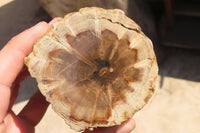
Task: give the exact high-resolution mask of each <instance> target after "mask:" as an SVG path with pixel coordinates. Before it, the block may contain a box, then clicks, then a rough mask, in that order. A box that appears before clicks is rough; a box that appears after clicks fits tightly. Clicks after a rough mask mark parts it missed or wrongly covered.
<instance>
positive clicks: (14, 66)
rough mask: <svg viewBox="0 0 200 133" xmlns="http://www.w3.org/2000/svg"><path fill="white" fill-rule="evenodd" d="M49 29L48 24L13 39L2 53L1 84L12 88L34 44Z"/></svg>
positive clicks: (0, 57)
mask: <svg viewBox="0 0 200 133" xmlns="http://www.w3.org/2000/svg"><path fill="white" fill-rule="evenodd" d="M48 28H49V25H48V24H47V23H46V22H40V23H38V24H37V25H36V26H34V27H32V28H30V29H28V30H26V31H24V32H22V33H20V34H19V35H17V36H15V37H13V38H12V39H11V40H10V41H9V42H8V44H7V45H6V46H5V47H4V48H3V49H2V50H1V52H0V64H1V65H0V84H3V85H4V86H8V87H10V86H11V85H12V82H13V81H14V80H15V78H16V77H17V75H18V73H19V72H20V71H21V69H22V67H23V65H24V57H26V56H27V55H28V54H29V53H30V52H31V51H32V49H33V45H34V43H35V42H36V41H37V40H38V38H39V37H41V36H42V35H43V34H44V33H45V32H46V31H47V29H48Z"/></svg>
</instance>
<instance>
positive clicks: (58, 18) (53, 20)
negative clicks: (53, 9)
mask: <svg viewBox="0 0 200 133" xmlns="http://www.w3.org/2000/svg"><path fill="white" fill-rule="evenodd" d="M61 19H62V18H61V17H56V18H54V19H52V20H51V21H50V22H49V25H52V24H53V23H54V22H56V21H58V20H61Z"/></svg>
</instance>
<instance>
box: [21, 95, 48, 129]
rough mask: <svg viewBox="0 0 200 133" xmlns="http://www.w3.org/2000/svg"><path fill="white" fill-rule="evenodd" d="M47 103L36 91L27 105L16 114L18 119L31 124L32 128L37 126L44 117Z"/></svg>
mask: <svg viewBox="0 0 200 133" xmlns="http://www.w3.org/2000/svg"><path fill="white" fill-rule="evenodd" d="M48 105H49V103H48V102H47V101H46V99H45V97H44V96H43V95H42V94H41V93H40V92H39V91H37V92H36V93H35V94H34V96H33V97H32V98H31V99H30V100H29V102H28V103H27V105H26V106H25V107H24V108H23V109H22V111H21V112H20V113H19V114H18V117H20V118H21V119H24V120H26V121H27V122H29V123H31V124H32V125H33V126H35V125H37V124H38V123H39V121H40V120H41V119H42V117H43V116H44V114H45V112H46V110H47V108H48Z"/></svg>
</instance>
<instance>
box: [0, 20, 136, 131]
mask: <svg viewBox="0 0 200 133" xmlns="http://www.w3.org/2000/svg"><path fill="white" fill-rule="evenodd" d="M59 19H60V18H55V19H53V20H52V21H51V22H50V23H49V24H47V23H46V22H40V23H38V24H37V25H35V26H33V27H32V28H30V29H28V30H26V31H24V32H22V33H20V34H19V35H17V36H15V37H13V38H12V39H11V40H10V41H9V42H8V43H7V44H6V46H5V47H4V48H3V49H2V50H1V51H0V64H1V65H0V133H34V129H35V126H36V125H37V124H38V123H39V121H40V120H41V119H42V117H43V115H44V114H45V112H46V110H47V107H48V105H49V103H48V102H46V100H45V98H44V97H43V96H42V95H41V93H40V92H39V91H38V92H36V93H35V94H34V96H33V97H32V98H31V99H30V100H29V102H28V103H27V105H26V106H25V107H24V108H23V109H22V111H21V112H20V113H19V114H18V115H16V114H14V112H13V111H12V106H13V104H14V102H15V100H16V98H17V95H18V90H19V87H20V83H21V82H22V81H23V80H24V79H25V78H26V77H28V76H29V73H28V71H27V68H26V67H25V65H24V57H26V56H27V55H29V53H30V52H31V51H32V49H33V45H34V43H35V42H36V41H37V40H38V39H39V37H41V36H42V35H43V34H44V33H45V32H46V31H47V30H48V28H49V25H50V24H51V23H53V22H55V21H57V20H59ZM134 127H135V123H134V120H132V119H130V120H128V121H126V122H125V123H123V124H122V125H121V126H118V127H112V128H102V129H97V130H95V131H93V133H100V132H102V133H106V132H109V133H112V132H113V133H114V132H118V131H119V132H123V133H129V132H130V131H131V130H132V129H134ZM85 133H88V131H85Z"/></svg>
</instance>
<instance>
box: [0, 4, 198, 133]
mask: <svg viewBox="0 0 200 133" xmlns="http://www.w3.org/2000/svg"><path fill="white" fill-rule="evenodd" d="M87 6H98V7H103V8H109V9H112V8H119V9H122V10H123V11H124V12H125V13H126V15H127V16H129V17H130V18H132V19H133V20H134V21H135V22H136V23H138V24H139V25H140V26H141V28H142V31H143V32H144V33H145V34H146V35H147V36H148V37H149V38H150V39H151V40H152V42H153V44H154V50H155V53H156V56H157V60H158V65H159V81H158V91H157V92H156V94H155V96H154V97H153V99H152V100H151V101H150V102H149V104H147V105H146V106H145V107H144V108H143V109H142V110H141V111H139V112H138V113H136V114H135V115H134V118H135V121H136V124H137V125H136V129H135V130H134V131H133V132H132V133H199V131H200V0H39V2H38V1H37V0H1V1H0V49H1V48H3V46H4V45H5V44H6V43H7V42H8V40H9V39H10V38H12V37H13V36H14V35H16V34H18V33H20V32H21V31H23V30H25V29H27V28H29V27H31V26H33V25H35V24H36V23H38V22H40V21H46V22H49V21H50V20H51V17H55V16H63V15H64V14H66V13H68V12H72V11H77V10H78V9H79V8H81V7H87ZM52 11H53V13H52ZM11 65H12V64H11ZM36 90H37V83H36V82H35V80H34V79H32V78H30V77H29V78H28V79H26V80H25V81H24V82H23V83H22V84H21V88H20V92H19V97H18V99H17V101H16V103H15V105H14V107H13V110H14V112H16V113H18V112H19V111H20V110H21V109H22V108H23V106H24V105H25V104H26V103H27V101H28V99H29V98H30V97H31V96H32V95H33V94H34V93H35V91H36ZM2 102H3V101H2ZM0 104H1V103H0ZM43 132H47V133H54V132H58V133H64V132H65V133H66V132H68V133H75V132H73V131H72V130H70V129H69V127H68V126H66V125H65V123H64V121H63V120H62V119H61V118H60V117H58V116H57V114H56V113H54V112H53V111H52V109H51V107H49V108H48V111H47V113H46V114H45V116H44V118H43V119H42V121H41V122H40V123H39V125H38V126H37V127H36V133H43Z"/></svg>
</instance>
